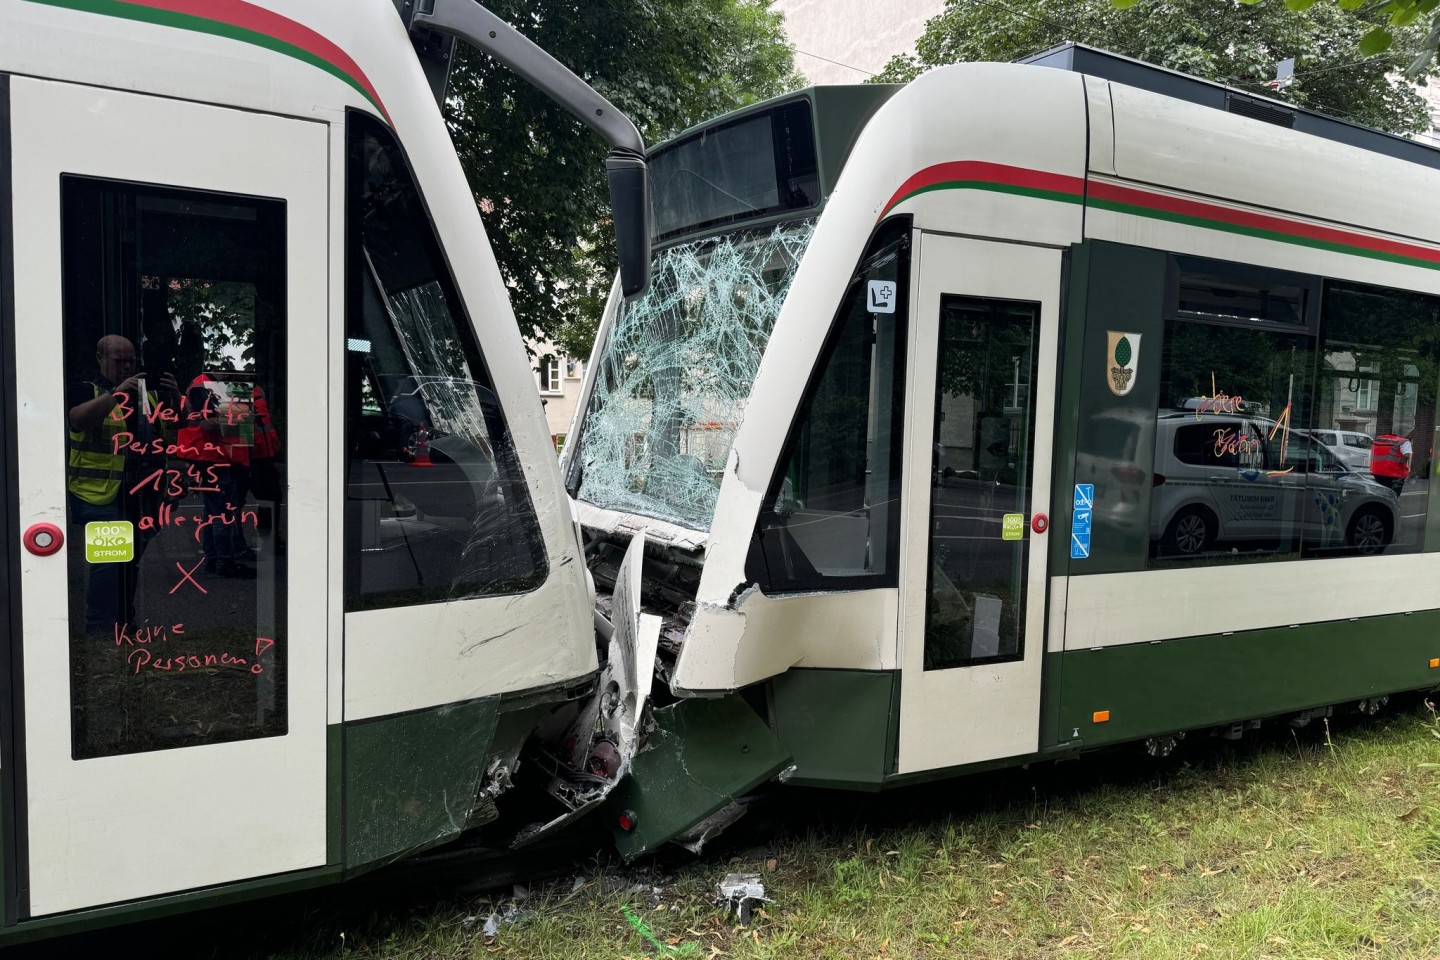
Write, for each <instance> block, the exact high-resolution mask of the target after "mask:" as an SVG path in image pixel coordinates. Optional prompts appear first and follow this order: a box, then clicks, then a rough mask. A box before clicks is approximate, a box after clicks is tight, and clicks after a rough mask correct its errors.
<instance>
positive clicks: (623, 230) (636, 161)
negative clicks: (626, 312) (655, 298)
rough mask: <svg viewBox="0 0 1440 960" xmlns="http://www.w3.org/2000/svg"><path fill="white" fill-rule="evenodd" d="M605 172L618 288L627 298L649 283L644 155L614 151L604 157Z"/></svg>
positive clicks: (647, 171) (647, 189)
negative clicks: (618, 274) (608, 190)
mask: <svg viewBox="0 0 1440 960" xmlns="http://www.w3.org/2000/svg"><path fill="white" fill-rule="evenodd" d="M605 173H606V175H607V176H608V177H609V180H610V210H611V212H612V213H613V215H614V217H615V246H616V248H617V250H618V252H619V254H620V290H621V292H622V293H624V295H625V298H626V299H627V300H628V299H632V298H634V297H638V296H639V295H640V294H642V293H644V292H645V288H646V287H648V286H649V285H650V230H651V218H650V169H649V167H647V166H646V165H645V158H644V157H639V156H636V155H634V154H632V153H629V152H623V151H620V150H616V151H615V152H613V153H611V154H610V156H608V157H606V158H605Z"/></svg>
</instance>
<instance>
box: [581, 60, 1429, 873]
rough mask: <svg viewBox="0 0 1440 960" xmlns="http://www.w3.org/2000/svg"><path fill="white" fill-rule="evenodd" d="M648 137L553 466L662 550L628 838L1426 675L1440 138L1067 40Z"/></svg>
mask: <svg viewBox="0 0 1440 960" xmlns="http://www.w3.org/2000/svg"><path fill="white" fill-rule="evenodd" d="M1055 67H1060V69H1055ZM651 168H652V172H653V174H654V189H655V232H656V239H657V252H656V254H655V257H654V261H653V282H652V286H651V288H650V290H649V291H648V293H647V294H646V295H645V296H644V297H643V298H641V299H639V300H637V301H634V302H630V303H622V302H621V301H620V300H619V298H618V297H617V298H614V299H613V301H612V303H611V305H610V308H609V310H608V312H607V315H606V317H605V319H604V322H603V325H602V328H601V331H600V335H599V339H598V341H597V345H596V348H595V353H594V355H593V357H592V362H591V364H590V367H589V370H588V373H587V377H588V380H587V383H586V386H585V390H586V395H585V397H584V398H583V400H582V406H581V410H580V412H579V413H578V414H577V418H576V422H575V423H574V424H573V425H572V429H571V431H570V442H569V443H568V444H567V446H566V450H565V456H564V460H563V467H564V470H565V476H566V482H567V486H568V489H569V490H570V492H571V494H572V495H573V496H574V497H575V498H576V500H577V503H578V506H577V510H578V515H579V517H580V520H581V523H582V525H583V527H584V529H585V532H586V536H587V538H588V540H589V541H590V545H589V548H588V552H589V556H590V558H591V568H592V570H593V571H594V573H595V575H596V579H597V583H602V584H603V583H605V582H607V581H610V580H613V579H615V577H616V576H617V571H618V570H619V569H620V567H621V564H620V561H619V559H618V558H619V555H620V551H621V550H622V549H624V548H625V546H626V545H627V544H629V543H631V542H633V541H635V540H637V539H640V538H642V537H643V539H644V543H645V560H644V565H643V569H642V571H641V573H642V583H643V589H642V602H641V606H642V609H643V610H644V616H645V617H651V618H653V620H654V621H655V622H654V625H653V627H652V629H653V631H654V632H657V633H658V640H657V641H656V642H657V643H658V651H659V659H658V672H657V678H656V680H655V682H654V689H653V690H652V691H651V693H650V697H651V702H652V703H653V704H655V709H654V715H655V718H656V722H655V727H656V730H655V732H654V734H652V737H653V739H654V741H655V742H654V744H653V748H652V749H650V750H646V751H642V752H640V753H638V754H637V756H636V758H635V762H634V767H633V772H632V775H631V781H630V782H629V783H628V784H622V786H621V787H620V788H618V790H617V796H618V797H619V799H618V800H617V801H615V802H616V809H615V812H616V813H617V818H623V822H624V825H626V826H628V827H629V828H630V829H629V831H628V832H626V831H624V830H622V829H619V828H617V836H618V837H619V842H620V846H621V849H622V850H623V851H625V852H627V853H635V852H639V851H642V850H646V849H651V848H653V847H654V846H655V845H656V844H658V843H662V842H665V841H666V840H667V839H669V838H670V837H671V835H676V836H678V838H679V839H681V840H683V841H686V842H692V843H693V842H694V841H696V840H701V839H703V837H704V836H706V835H708V834H709V833H712V832H713V830H714V828H716V827H718V826H720V825H722V824H723V822H724V821H726V820H727V819H730V818H733V817H734V816H736V815H738V813H739V812H741V810H740V808H738V807H737V801H738V800H739V799H740V798H742V797H743V795H744V793H745V791H747V790H748V789H750V788H751V787H752V786H753V785H754V784H755V783H757V782H760V781H763V780H765V779H766V778H769V777H774V776H777V775H778V776H780V778H781V779H787V780H788V781H789V782H791V783H796V784H810V785H825V786H833V787H845V788H853V789H862V790H874V789H879V788H883V787H886V786H889V785H894V784H901V783H906V782H913V781H916V780H919V779H925V778H933V777H938V776H943V775H950V774H956V773H962V772H966V771H973V770H978V769H982V768H986V767H989V766H996V765H1006V764H1017V763H1022V762H1029V761H1035V760H1040V759H1046V758H1061V757H1067V756H1072V755H1075V754H1076V753H1079V752H1081V751H1084V750H1089V749H1093V748H1098V747H1104V746H1107V745H1112V744H1117V743H1121V742H1138V743H1144V744H1146V745H1148V747H1149V748H1150V749H1151V751H1152V752H1167V751H1168V750H1169V749H1170V748H1171V747H1172V746H1173V744H1174V741H1175V738H1177V737H1179V736H1180V735H1182V734H1183V733H1185V732H1187V731H1201V730H1210V731H1219V732H1223V733H1227V734H1231V735H1235V734H1238V732H1239V731H1240V730H1242V729H1243V728H1244V727H1245V725H1247V724H1251V723H1254V722H1257V721H1259V720H1262V719H1265V718H1272V717H1274V718H1279V717H1286V718H1289V719H1291V720H1293V721H1295V722H1304V721H1305V720H1306V719H1308V718H1310V717H1313V716H1316V715H1319V714H1322V713H1324V712H1325V711H1327V710H1329V709H1332V708H1335V707H1337V706H1339V705H1350V706H1359V707H1361V708H1362V709H1365V710H1367V711H1368V710H1373V709H1375V708H1377V707H1378V705H1379V704H1380V703H1382V702H1383V700H1384V698H1386V697H1387V696H1388V695H1390V694H1393V693H1396V692H1399V691H1409V690H1417V689H1427V688H1431V687H1434V686H1436V685H1437V683H1440V630H1437V627H1440V560H1432V559H1431V558H1432V557H1440V503H1437V502H1436V500H1435V499H1434V497H1435V496H1436V492H1437V488H1436V485H1435V484H1434V465H1435V463H1436V461H1435V459H1434V448H1435V446H1436V441H1435V436H1436V419H1435V408H1436V393H1437V386H1440V154H1437V153H1436V152H1435V151H1433V150H1428V149H1427V148H1424V147H1422V146H1419V145H1417V144H1414V143H1410V142H1408V141H1404V140H1400V139H1398V138H1394V137H1389V136H1387V135H1384V134H1380V133H1376V132H1374V131H1369V130H1364V129H1361V128H1358V127H1355V126H1352V125H1349V124H1345V123H1342V122H1339V121H1334V120H1331V119H1328V118H1324V117H1320V116H1318V115H1315V114H1308V113H1305V112H1304V111H1298V110H1295V109H1293V108H1291V107H1289V106H1287V105H1285V104H1281V103H1278V102H1274V101H1267V100H1263V99H1257V98H1253V97H1249V96H1246V95H1243V94H1241V93H1239V92H1237V91H1233V90H1227V89H1225V88H1223V87H1218V86H1215V85H1212V84H1207V83H1202V82H1200V81H1196V80H1192V79H1190V78H1187V77H1183V76H1181V75H1179V74H1174V73H1171V72H1168V71H1163V70H1158V69H1156V68H1151V67H1147V66H1146V65H1143V64H1139V63H1136V62H1134V61H1128V60H1124V59H1121V58H1117V57H1113V56H1110V55H1108V54H1104V53H1103V52H1100V51H1094V50H1090V49H1087V48H1084V47H1074V46H1067V47H1065V48H1060V49H1057V50H1055V51H1051V52H1049V53H1048V54H1047V55H1044V56H1042V57H1039V58H1037V60H1036V62H1033V63H1027V64H964V65H957V66H952V67H947V68H943V69H939V70H935V71H933V72H931V73H928V74H926V75H924V76H922V77H920V78H919V79H917V80H916V81H914V82H913V83H910V84H908V85H906V86H904V87H901V88H895V87H889V88H876V87H866V88H819V89H815V90H809V91H803V92H801V93H798V94H795V95H793V96H790V97H785V98H781V99H779V100H776V101H773V102H769V103H766V104H762V105H759V106H757V107H754V108H750V109H747V110H744V111H741V112H738V113H736V114H733V115H731V116H727V117H723V118H721V119H719V120H716V121H714V122H713V123H708V124H705V125H704V126H703V127H701V128H697V129H695V130H692V131H690V132H687V133H686V134H684V135H682V136H680V137H678V138H677V139H675V140H674V141H672V142H670V143H667V144H664V145H661V146H659V147H657V148H655V149H654V150H653V151H652V153H651ZM1340 435H1350V436H1352V437H1353V438H1355V441H1356V444H1357V445H1361V444H1364V445H1368V446H1371V447H1373V448H1374V450H1372V451H1365V452H1362V453H1361V454H1360V455H1359V456H1358V458H1357V457H1353V456H1345V457H1342V456H1341V455H1340V453H1339V452H1337V451H1336V450H1335V449H1334V444H1335V443H1336V440H1335V439H1334V438H1335V437H1337V436H1340ZM1407 446H1408V447H1409V450H1408V451H1406V450H1405V448H1406V447H1407ZM1382 448H1383V450H1384V451H1389V452H1388V453H1382ZM1382 461H1383V462H1382ZM1396 463H1401V464H1403V466H1402V468H1401V471H1400V472H1401V475H1400V476H1394V473H1395V470H1394V469H1393V468H1394V466H1395V464H1396ZM1432 503H1436V504H1437V505H1436V509H1431V507H1430V505H1431V504H1432ZM642 619H643V617H642ZM682 785H683V786H684V787H685V789H679V787H680V786H682ZM617 822H618V820H617Z"/></svg>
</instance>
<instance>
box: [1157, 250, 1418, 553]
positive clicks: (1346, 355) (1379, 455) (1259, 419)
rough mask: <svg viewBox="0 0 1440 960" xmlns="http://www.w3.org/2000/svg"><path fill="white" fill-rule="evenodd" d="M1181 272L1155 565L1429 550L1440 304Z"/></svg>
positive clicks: (1160, 417)
mask: <svg viewBox="0 0 1440 960" xmlns="http://www.w3.org/2000/svg"><path fill="white" fill-rule="evenodd" d="M1176 261H1177V263H1178V264H1179V265H1180V269H1181V272H1180V275H1179V280H1178V283H1177V286H1178V289H1179V294H1178V298H1177V305H1176V306H1175V307H1174V310H1173V313H1172V315H1171V316H1170V317H1169V318H1168V319H1167V322H1166V326H1165V343H1164V349H1163V356H1162V359H1161V397H1160V409H1159V412H1158V414H1157V420H1156V434H1155V461H1154V480H1153V488H1152V491H1151V496H1150V537H1151V543H1152V551H1151V552H1152V558H1151V565H1152V566H1173V565H1175V564H1177V563H1179V564H1193V563H1244V562H1249V561H1256V560H1270V559H1299V558H1313V557H1326V556H1376V555H1381V554H1387V555H1388V554H1397V553H1407V552H1415V551H1418V550H1420V549H1421V547H1422V543H1423V539H1424V529H1425V514H1426V504H1427V503H1428V500H1429V484H1430V480H1429V477H1430V469H1431V464H1432V460H1433V456H1434V442H1433V439H1432V438H1433V436H1434V432H1435V394H1436V385H1437V377H1440V364H1437V358H1440V300H1437V299H1436V298H1434V297H1427V296H1423V295H1420V294H1412V293H1405V292H1402V291H1394V290H1388V289H1381V288H1375V287H1363V286H1360V285H1357V284H1346V283H1333V282H1331V283H1326V284H1325V289H1324V293H1323V296H1315V295H1314V291H1315V290H1317V289H1318V287H1319V283H1318V282H1316V281H1311V280H1305V279H1303V278H1301V279H1298V280H1297V279H1296V278H1295V277H1294V275H1290V274H1275V280H1274V282H1273V283H1266V282H1265V277H1266V276H1267V275H1268V274H1269V272H1267V271H1262V270H1260V269H1259V268H1254V267H1241V266H1235V265H1223V264H1216V263H1215V262H1213V261H1199V260H1194V259H1193V258H1184V257H1177V258H1176ZM1187 269H1188V270H1190V271H1192V272H1190V273H1187V272H1185V271H1186V270H1187ZM1246 283H1251V284H1253V285H1255V287H1256V289H1255V290H1253V291H1249V290H1247V289H1246V288H1245V284H1246ZM1197 290H1199V291H1202V292H1201V293H1197V292H1196V291H1197ZM1309 304H1314V305H1315V306H1317V307H1318V309H1317V310H1313V311H1311V309H1310V307H1309V306H1307V305H1309ZM1312 312H1313V313H1314V314H1316V317H1314V318H1311V313H1312ZM1307 318H1309V319H1307ZM1309 330H1316V331H1317V334H1316V335H1312V334H1311V333H1310V332H1309Z"/></svg>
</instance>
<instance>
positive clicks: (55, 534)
mask: <svg viewBox="0 0 1440 960" xmlns="http://www.w3.org/2000/svg"><path fill="white" fill-rule="evenodd" d="M23 539H24V541H25V549H26V550H29V551H30V552H31V553H33V554H35V556H37V557H48V556H50V554H52V553H55V552H56V551H57V550H59V549H60V548H61V547H63V546H65V534H64V533H63V532H61V530H60V528H59V527H57V526H55V524H53V523H37V524H35V525H34V526H32V527H31V528H30V529H29V530H26V531H25V536H24V537H23Z"/></svg>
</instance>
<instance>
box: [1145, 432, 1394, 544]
mask: <svg viewBox="0 0 1440 960" xmlns="http://www.w3.org/2000/svg"><path fill="white" fill-rule="evenodd" d="M1155 429H1156V433H1155V472H1154V477H1153V479H1152V483H1153V488H1152V491H1151V500H1150V539H1151V542H1152V543H1153V544H1155V545H1156V546H1157V547H1158V549H1159V550H1160V551H1161V552H1164V553H1168V554H1171V555H1178V556H1196V555H1199V554H1203V553H1206V552H1208V551H1211V550H1212V549H1213V548H1214V547H1215V545H1216V544H1217V543H1220V542H1225V543H1230V544H1241V543H1245V542H1267V541H1268V542H1277V541H1278V542H1285V541H1295V540H1299V541H1300V542H1301V543H1302V544H1304V545H1305V547H1307V548H1325V549H1337V548H1343V549H1346V550H1353V551H1356V552H1359V553H1365V554H1371V553H1379V552H1381V551H1382V550H1384V549H1385V548H1386V547H1387V546H1388V545H1389V544H1390V542H1391V541H1392V540H1393V539H1394V537H1395V531H1396V529H1397V527H1398V521H1399V515H1400V501H1399V498H1398V497H1397V496H1396V495H1395V493H1394V492H1393V491H1392V490H1390V489H1389V488H1388V487H1386V486H1384V485H1382V484H1379V483H1376V482H1375V480H1374V479H1373V478H1371V477H1370V476H1369V475H1368V474H1367V473H1364V472H1361V471H1356V470H1351V469H1349V468H1347V467H1346V466H1345V464H1344V463H1342V462H1341V461H1340V460H1339V459H1338V458H1337V457H1336V456H1335V455H1334V454H1332V453H1331V452H1330V450H1329V448H1328V447H1327V446H1326V445H1324V444H1322V443H1321V442H1319V440H1318V438H1316V436H1315V435H1314V433H1313V432H1310V431H1303V430H1290V431H1288V432H1287V431H1285V430H1283V429H1279V428H1277V427H1276V424H1275V422H1274V421H1272V420H1268V419H1265V418H1262V417H1252V416H1245V415H1239V414H1226V415H1217V414H1197V413H1196V412H1194V411H1173V412H1162V413H1161V414H1160V415H1159V417H1158V419H1157V421H1156V428H1155Z"/></svg>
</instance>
